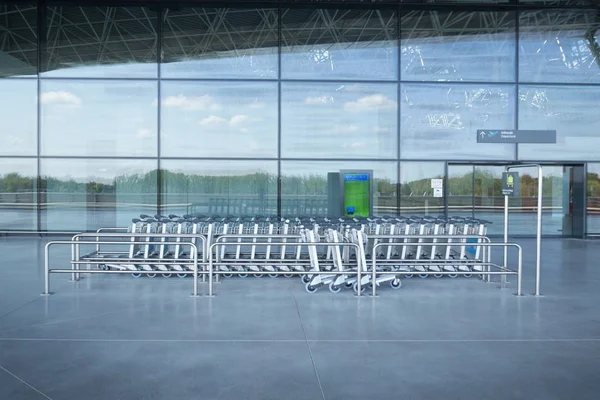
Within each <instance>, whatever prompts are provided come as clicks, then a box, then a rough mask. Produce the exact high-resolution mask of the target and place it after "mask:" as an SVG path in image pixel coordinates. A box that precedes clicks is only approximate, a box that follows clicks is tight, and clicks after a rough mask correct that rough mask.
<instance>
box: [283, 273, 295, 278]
mask: <svg viewBox="0 0 600 400" xmlns="http://www.w3.org/2000/svg"><path fill="white" fill-rule="evenodd" d="M283 276H285V277H286V278H293V277H294V274H283Z"/></svg>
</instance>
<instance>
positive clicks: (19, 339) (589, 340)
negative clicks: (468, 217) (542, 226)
mask: <svg viewBox="0 0 600 400" xmlns="http://www.w3.org/2000/svg"><path fill="white" fill-rule="evenodd" d="M0 342H116V343H118V342H123V343H132V342H139V343H154V342H156V343H569V342H573V343H578V342H579V343H595V342H600V338H579V339H578V338H571V339H102V338H22V337H5V338H3V337H0Z"/></svg>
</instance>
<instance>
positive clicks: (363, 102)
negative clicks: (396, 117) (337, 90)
mask: <svg viewBox="0 0 600 400" xmlns="http://www.w3.org/2000/svg"><path fill="white" fill-rule="evenodd" d="M395 107H396V102H395V101H392V100H390V99H388V98H387V97H386V96H385V95H383V94H372V95H369V96H365V97H361V98H360V99H358V100H357V101H349V102H347V103H346V104H344V109H345V110H346V111H350V112H363V111H370V110H390V109H393V108H395Z"/></svg>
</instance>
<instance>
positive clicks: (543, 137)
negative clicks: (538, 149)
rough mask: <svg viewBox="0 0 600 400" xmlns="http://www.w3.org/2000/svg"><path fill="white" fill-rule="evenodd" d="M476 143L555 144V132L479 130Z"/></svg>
mask: <svg viewBox="0 0 600 400" xmlns="http://www.w3.org/2000/svg"><path fill="white" fill-rule="evenodd" d="M477 143H556V131H541V130H519V129H517V130H515V129H505V130H502V129H489V130H488V129H480V130H478V131H477Z"/></svg>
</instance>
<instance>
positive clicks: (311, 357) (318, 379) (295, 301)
mask: <svg viewBox="0 0 600 400" xmlns="http://www.w3.org/2000/svg"><path fill="white" fill-rule="evenodd" d="M292 299H293V300H294V304H296V312H297V313H298V319H299V321H300V328H301V329H302V334H303V335H304V342H305V343H306V347H307V349H308V354H309V356H310V362H311V364H312V366H313V371H314V372H315V377H316V378H317V383H318V384H319V389H320V390H321V396H322V397H323V400H326V398H325V391H324V390H323V385H322V384H321V377H320V376H319V370H318V369H317V364H316V362H315V358H314V357H313V353H312V349H311V347H310V343H309V342H308V335H307V333H306V329H305V328H304V323H303V322H302V314H301V313H300V305H299V304H298V299H297V298H296V289H295V288H294V287H293V286H292Z"/></svg>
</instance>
